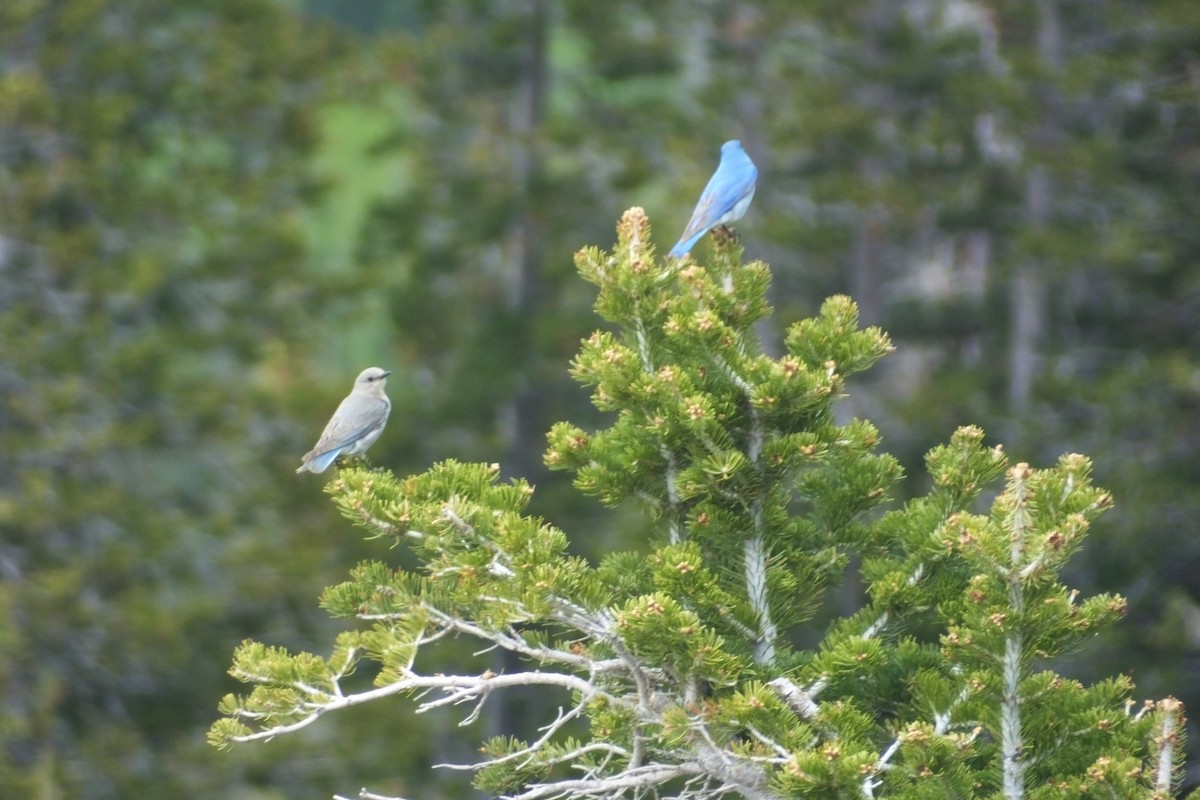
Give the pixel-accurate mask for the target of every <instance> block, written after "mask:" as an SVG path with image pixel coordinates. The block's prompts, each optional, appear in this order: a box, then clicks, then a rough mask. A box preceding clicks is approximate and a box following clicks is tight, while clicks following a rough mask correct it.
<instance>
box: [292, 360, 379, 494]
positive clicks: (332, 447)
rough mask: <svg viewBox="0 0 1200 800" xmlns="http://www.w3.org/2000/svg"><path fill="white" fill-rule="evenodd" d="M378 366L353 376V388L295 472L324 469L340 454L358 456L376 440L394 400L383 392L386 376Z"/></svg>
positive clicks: (322, 470) (321, 470)
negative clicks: (389, 398)
mask: <svg viewBox="0 0 1200 800" xmlns="http://www.w3.org/2000/svg"><path fill="white" fill-rule="evenodd" d="M391 374H392V373H391V372H389V371H387V370H383V369H380V368H379V367H367V368H366V369H364V370H363V371H362V372H360V373H359V374H358V377H357V378H355V379H354V388H353V389H351V390H350V394H348V395H346V399H345V400H343V401H342V402H341V404H340V405H338V407H337V411H334V412H333V417H331V418H330V420H329V424H328V425H326V426H325V431H324V432H323V433H322V434H321V438H320V439H318V440H317V444H316V446H314V447H313V449H312V450H309V451H308V452H307V453H305V454H304V463H303V464H301V465H300V468H299V469H297V470H296V472H304V471H305V470H308V471H309V472H324V471H325V470H326V469H328V468H329V465H330V464H332V463H333V462H334V461H335V460H336V459H337V457H338V456H358V455H362V454H363V453H365V452H367V448H368V447H370V446H371V445H373V444H375V440H376V439H378V438H379V434H381V433H383V426H384V425H386V424H387V418H388V414H389V413H390V412H391V410H392V401H390V400H388V396H387V395H386V394H384V391H383V387H384V384H386V383H387V376H388V375H391Z"/></svg>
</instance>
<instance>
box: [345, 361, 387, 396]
mask: <svg viewBox="0 0 1200 800" xmlns="http://www.w3.org/2000/svg"><path fill="white" fill-rule="evenodd" d="M391 374H392V372H391V370H387V369H380V368H379V367H367V368H366V369H364V370H363V371H362V372H360V373H358V377H357V378H355V379H354V391H356V392H369V393H370V394H383V387H384V385H385V384H386V383H387V376H388V375H391Z"/></svg>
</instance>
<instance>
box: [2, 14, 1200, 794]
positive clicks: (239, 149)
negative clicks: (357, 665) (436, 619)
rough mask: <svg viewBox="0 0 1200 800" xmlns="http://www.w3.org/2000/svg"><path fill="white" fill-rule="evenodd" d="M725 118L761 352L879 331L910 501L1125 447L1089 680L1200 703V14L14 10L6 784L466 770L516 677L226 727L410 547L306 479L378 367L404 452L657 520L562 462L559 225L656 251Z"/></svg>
mask: <svg viewBox="0 0 1200 800" xmlns="http://www.w3.org/2000/svg"><path fill="white" fill-rule="evenodd" d="M729 138H740V139H742V140H743V142H744V143H745V145H746V149H747V150H748V152H749V153H750V154H751V156H752V157H753V158H754V159H755V161H756V162H757V164H758V166H759V170H760V179H759V189H758V194H757V197H756V199H755V203H754V206H753V207H752V208H751V211H750V213H749V214H748V216H747V217H746V219H745V220H743V221H742V222H741V223H740V224H739V226H738V227H739V231H740V232H741V234H742V236H743V241H744V242H745V243H746V246H747V256H748V257H749V258H761V259H763V260H765V261H767V262H768V263H769V264H770V265H771V266H772V268H773V270H774V273H775V286H774V289H773V299H774V304H775V307H776V315H775V318H774V320H773V322H772V323H771V326H768V327H766V328H765V329H764V335H765V336H766V337H767V343H768V347H770V346H771V344H772V343H773V342H777V341H778V337H779V331H781V330H782V328H783V327H784V325H786V324H787V323H788V322H791V321H793V320H795V319H797V318H799V317H801V316H804V315H807V314H811V313H813V312H814V311H815V310H816V309H817V307H818V304H819V303H820V301H821V300H822V299H823V298H824V297H825V296H827V295H829V294H832V293H835V292H848V293H850V294H851V295H852V296H853V297H854V298H855V299H856V300H857V301H858V302H859V303H860V304H861V306H862V308H863V313H864V318H865V322H867V323H869V324H878V325H881V326H883V327H884V328H885V329H886V330H888V331H889V332H890V333H891V335H892V337H893V339H894V341H895V343H896V345H897V352H896V353H895V354H894V355H893V356H892V357H890V358H889V359H887V360H886V361H885V363H884V364H883V365H882V366H881V367H879V368H877V369H876V370H874V371H873V372H872V373H871V374H869V375H867V376H865V377H864V378H862V379H858V380H857V381H856V382H855V385H854V386H853V387H852V391H853V392H854V394H853V395H852V397H851V398H850V399H849V400H848V402H847V410H848V413H853V414H856V415H859V416H866V417H868V418H870V419H872V420H873V421H874V422H876V424H878V425H879V426H880V427H881V429H882V431H883V433H884V435H885V442H884V447H885V448H886V449H887V450H889V451H890V452H892V453H894V454H896V455H897V456H899V457H900V458H901V459H902V460H903V462H904V463H905V465H906V468H907V470H908V473H909V475H910V476H911V477H910V479H909V481H910V488H911V490H912V491H913V492H917V491H920V490H921V489H922V484H923V482H924V480H925V478H924V476H923V475H922V466H921V456H922V454H923V453H924V451H925V450H926V449H928V448H929V447H931V446H933V445H935V444H937V443H940V442H943V441H946V440H947V439H948V438H949V436H950V434H951V432H952V431H953V430H954V429H955V427H956V426H958V425H961V424H967V423H976V424H980V425H982V426H983V427H984V428H985V430H987V431H988V433H989V434H990V439H991V441H992V442H1002V443H1004V445H1005V447H1006V449H1007V450H1008V451H1009V453H1010V454H1012V456H1013V457H1014V460H1016V459H1021V460H1029V461H1031V462H1034V463H1035V464H1039V465H1040V464H1046V463H1049V462H1051V461H1052V460H1053V459H1054V458H1055V457H1057V455H1058V454H1060V453H1062V452H1065V451H1079V452H1083V453H1086V454H1088V455H1090V456H1092V457H1093V458H1094V459H1095V462H1096V480H1097V483H1098V484H1099V485H1102V486H1105V487H1107V488H1109V489H1111V490H1112V491H1113V493H1114V494H1115V497H1116V500H1117V510H1116V511H1115V512H1114V513H1112V514H1110V515H1107V516H1106V518H1105V520H1104V522H1103V524H1101V525H1100V526H1099V527H1098V528H1097V529H1096V530H1095V531H1094V533H1093V536H1092V537H1091V539H1090V540H1089V543H1088V545H1087V547H1086V550H1085V553H1084V555H1083V556H1082V557H1081V558H1080V559H1078V560H1077V561H1076V562H1075V564H1074V568H1073V573H1072V574H1071V575H1070V580H1071V581H1073V582H1074V583H1075V585H1077V586H1079V587H1080V588H1081V589H1083V590H1084V591H1085V592H1088V593H1094V592H1099V591H1118V592H1121V593H1124V594H1125V595H1127V596H1128V598H1129V600H1130V614H1129V618H1128V619H1127V621H1126V622H1125V623H1124V624H1122V625H1120V626H1118V627H1117V628H1116V630H1115V631H1114V632H1112V633H1111V634H1106V635H1105V636H1104V637H1103V638H1102V639H1100V640H1098V641H1097V642H1096V643H1095V644H1094V646H1093V647H1091V648H1090V649H1089V650H1088V651H1087V652H1083V653H1080V654H1078V655H1077V656H1075V657H1074V658H1072V659H1071V660H1070V661H1069V662H1067V663H1063V664H1059V665H1056V667H1057V668H1058V669H1060V670H1062V671H1064V672H1066V673H1067V674H1070V675H1074V676H1078V677H1080V678H1082V679H1084V680H1093V679H1095V678H1097V677H1098V676H1101V675H1107V674H1112V673H1115V672H1127V673H1131V674H1132V675H1133V676H1134V679H1135V680H1136V682H1137V684H1138V690H1139V694H1140V695H1142V696H1147V697H1158V696H1162V695H1166V694H1173V695H1176V696H1178V697H1180V698H1181V699H1183V700H1184V701H1185V702H1186V703H1187V704H1188V706H1189V707H1190V708H1191V710H1192V716H1193V717H1197V716H1200V225H1198V224H1197V219H1196V216H1197V209H1200V3H1196V2H1190V1H1189V0H1145V1H1144V2H1139V3H1129V2H1117V1H1116V0H1086V2H1085V1H1084V0H1005V2H1000V1H999V0H903V1H899V0H836V2H835V1H834V0H815V1H814V2H809V3H803V4H801V3H796V2H794V0H736V1H735V0H706V1H705V2H679V1H676V0H656V1H655V2H649V0H642V1H641V2H633V1H632V0H608V1H607V2H594V0H562V2H551V0H496V1H495V2H482V1H481V0H436V1H435V0H413V1H412V2H404V1H403V0H336V1H335V0H290V2H284V1H283V0H279V1H278V2H275V1H273V0H212V2H207V3H171V2H164V1H163V0H5V2H3V3H0V796H2V797H21V798H25V799H26V800H50V799H52V798H53V799H57V798H122V799H123V800H139V799H140V798H163V797H193V798H209V797H211V798H217V797H219V798H247V799H249V798H255V799H259V798H261V799H262V800H267V799H268V798H285V797H286V798H323V797H328V796H330V795H331V794H332V793H334V792H335V791H338V792H342V793H348V794H352V793H354V792H356V791H357V789H358V787H359V786H362V785H368V784H369V785H371V786H372V787H373V789H375V790H377V791H382V792H391V793H403V794H409V795H415V796H420V795H424V796H437V797H446V796H456V795H458V796H462V795H465V794H466V793H467V790H466V789H465V788H464V787H465V785H466V779H465V778H464V776H462V775H460V774H453V773H452V774H444V773H443V771H434V772H431V771H430V769H429V766H430V765H431V764H432V763H437V762H439V761H443V760H447V759H448V758H451V757H453V756H454V754H455V753H463V752H469V748H471V747H472V745H471V742H476V741H479V740H480V739H482V738H484V737H485V735H488V734H491V733H495V732H498V731H499V730H500V729H501V728H504V727H512V726H519V725H520V719H519V716H520V713H519V712H520V709H519V708H517V707H510V708H509V709H508V712H507V714H506V716H505V717H504V719H502V720H500V721H498V722H497V721H493V722H492V723H490V724H491V725H492V726H493V727H495V728H496V730H479V729H472V730H468V731H466V733H465V735H464V734H463V733H461V732H457V731H456V730H455V729H454V721H455V720H454V718H452V717H450V716H449V715H447V716H444V717H430V718H421V719H419V720H414V719H412V718H411V717H410V716H409V715H408V712H407V711H406V710H405V708H404V706H403V704H391V705H390V706H389V707H387V708H386V709H380V708H375V707H372V708H362V709H354V710H350V711H347V712H344V713H343V714H342V715H341V716H340V717H336V718H330V719H326V720H322V721H321V723H320V724H318V725H316V726H314V727H312V728H310V729H308V730H307V731H306V732H305V733H304V734H303V735H300V736H295V737H289V738H288V740H286V741H279V742H273V743H270V744H267V745H263V746H249V747H245V748H240V749H237V750H235V751H234V752H232V753H220V752H217V751H216V750H213V749H212V748H210V747H208V746H207V745H206V744H205V743H204V733H205V731H206V729H207V727H208V725H209V724H210V722H211V721H212V719H213V718H214V717H215V716H216V703H217V700H218V699H219V698H220V696H221V695H222V694H224V693H225V692H227V691H230V690H231V689H232V688H233V686H234V684H233V682H232V680H231V679H228V678H227V676H226V675H225V670H226V669H227V667H228V665H229V661H230V655H231V653H232V650H233V648H234V646H235V645H236V644H237V643H238V642H239V641H240V640H242V639H243V638H246V637H253V638H256V639H259V640H260V641H264V642H267V643H272V644H279V645H284V646H287V647H289V648H293V649H310V650H317V651H319V652H320V651H324V650H325V649H326V648H327V647H328V644H327V643H328V642H329V641H330V640H331V639H332V632H333V631H334V630H336V629H337V626H336V625H334V624H332V623H330V622H329V621H328V620H327V619H326V618H325V615H324V614H323V612H321V611H320V610H319V609H318V608H317V606H316V598H317V596H318V594H319V592H320V591H321V589H322V588H323V587H325V586H326V585H328V584H331V583H334V582H337V581H339V580H340V579H341V578H342V577H343V576H344V574H345V573H346V571H347V569H348V568H349V567H350V566H352V565H353V564H355V563H356V562H357V561H359V560H361V559H363V558H366V557H368V556H380V555H381V554H380V553H379V551H378V548H377V547H375V546H373V543H366V542H362V541H360V539H359V536H358V535H357V533H356V531H355V530H354V529H352V528H351V527H350V526H349V525H348V524H347V523H345V522H344V521H342V520H341V519H339V518H338V517H337V515H336V512H335V510H334V508H333V506H332V505H331V504H329V503H327V502H326V499H325V497H324V495H323V494H322V492H321V486H322V481H321V480H320V479H319V478H314V477H312V476H303V477H301V476H296V475H294V474H293V472H292V470H293V469H294V468H295V467H296V465H297V464H298V463H299V456H300V454H301V453H303V452H305V450H307V449H308V448H309V447H310V446H311V444H312V442H313V441H314V440H315V437H316V436H317V434H318V433H319V432H320V430H321V427H322V425H323V424H324V423H325V421H326V419H327V418H328V415H329V413H330V412H331V411H332V409H333V407H334V406H335V405H336V403H337V401H338V400H339V399H340V398H341V397H342V396H343V395H344V394H345V393H346V391H347V390H348V389H349V386H350V383H351V381H352V380H353V377H354V375H355V374H357V372H358V371H359V370H360V369H362V368H363V367H366V366H369V365H379V366H383V367H386V368H390V369H393V370H395V374H394V375H393V376H392V378H391V380H390V382H389V391H390V394H391V397H392V399H393V402H394V410H393V413H392V422H391V426H390V427H389V429H388V431H387V432H386V433H385V435H384V437H383V439H382V440H381V441H380V442H379V443H378V444H377V445H376V446H375V448H374V449H373V451H372V458H373V460H374V461H375V463H376V464H378V465H383V466H387V467H388V468H391V469H393V470H395V471H397V472H400V473H405V472H410V471H416V470H421V469H423V468H424V467H425V466H427V465H428V464H429V463H430V462H431V461H434V460H437V459H441V458H446V457H456V458H460V459H471V460H485V461H499V462H500V463H502V464H503V467H504V470H505V471H506V472H507V473H509V474H512V475H517V474H520V475H526V476H528V477H529V478H530V480H531V481H533V482H534V483H536V484H537V485H538V494H537V496H536V497H535V500H534V507H535V511H536V512H537V513H541V514H543V515H545V516H547V517H548V518H550V519H552V520H553V521H554V522H555V523H556V524H558V525H560V526H561V527H563V528H564V529H565V530H566V531H567V532H568V534H569V535H572V536H573V538H574V542H575V546H576V547H577V548H578V550H579V552H581V553H583V554H585V555H590V556H595V555H596V554H599V553H602V552H605V551H607V550H610V549H613V548H616V547H619V546H620V547H631V546H636V543H637V542H638V541H639V540H641V539H642V538H644V537H645V536H646V533H647V528H646V525H645V523H644V522H643V521H641V520H640V518H638V517H637V516H635V515H634V514H633V513H632V511H620V510H619V511H617V512H615V513H614V512H607V511H604V510H602V509H600V508H599V507H598V506H596V505H595V504H594V503H593V502H592V501H590V500H586V499H584V498H581V497H579V496H578V495H576V494H575V493H574V491H573V490H572V489H571V487H570V485H569V479H568V477H567V476H565V475H563V474H562V473H559V474H556V475H550V474H548V473H547V472H546V471H545V470H544V468H543V467H542V465H541V452H542V450H543V447H544V433H545V431H547V430H548V429H549V427H550V425H551V423H552V422H554V421H556V420H560V419H571V420H573V421H575V422H577V423H579V424H582V425H584V426H587V425H590V424H594V423H595V420H596V417H595V412H594V411H592V410H591V409H590V407H589V406H588V404H587V397H586V393H585V392H583V391H582V390H580V389H579V388H578V387H576V386H575V385H574V384H573V383H572V382H571V381H570V379H569V377H568V375H567V371H566V367H567V363H568V361H569V359H570V358H571V357H572V356H573V354H574V353H575V350H576V347H577V345H578V342H579V339H580V338H581V337H582V336H585V335H586V334H587V333H589V332H590V331H591V330H592V329H593V328H594V327H596V326H597V325H598V324H599V322H598V320H597V319H596V318H595V317H594V316H593V314H592V313H591V310H590V304H591V301H592V292H591V289H590V287H589V286H588V285H586V284H585V283H584V282H583V281H582V280H580V279H578V278H577V276H576V275H575V273H574V269H573V266H572V254H573V252H574V251H575V250H577V249H578V248H580V247H582V246H585V245H589V244H598V245H602V246H607V245H608V244H609V243H611V241H612V240H613V233H612V231H613V226H614V224H615V222H616V220H617V218H618V216H619V215H620V214H621V212H622V211H623V210H624V209H626V208H627V207H629V206H632V205H641V206H643V207H645V208H646V209H647V211H648V212H649V214H650V217H651V220H652V221H653V222H654V223H655V224H656V239H657V242H658V245H659V251H660V252H663V253H665V251H666V250H667V249H668V248H669V246H670V245H671V244H672V243H673V242H674V240H675V238H676V236H677V235H678V233H679V231H680V230H681V229H682V227H683V224H684V222H685V221H686V219H687V217H688V215H689V213H690V211H691V208H692V205H693V204H694V202H695V200H696V198H697V196H698V194H699V191H700V189H701V188H702V187H703V185H704V182H705V181H706V180H707V179H708V176H709V174H710V173H711V171H712V169H713V168H714V167H715V166H716V160H717V153H718V148H719V146H720V144H721V142H722V141H724V140H726V139H729ZM707 248H708V245H707V243H704V242H702V243H701V245H700V246H698V247H697V250H696V253H695V255H696V256H697V257H698V258H701V259H703V258H705V255H706V253H707V251H708V250H707ZM838 602H840V603H842V604H844V606H845V607H847V608H852V607H854V603H855V589H854V586H853V585H850V586H848V587H847V588H846V590H845V591H844V592H843V593H842V595H841V597H840V598H839V599H838ZM837 611H838V609H837V608H832V609H831V613H836V612H837ZM376 705H378V704H376ZM480 725H481V726H482V725H483V723H481V724H480ZM1198 745H1200V735H1197V733H1196V731H1195V726H1193V736H1192V741H1191V759H1192V763H1193V764H1196V763H1197V761H1198V754H1200V747H1198ZM1191 773H1192V775H1193V778H1195V777H1197V776H1200V768H1197V767H1195V766H1193V768H1192V770H1191Z"/></svg>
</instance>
